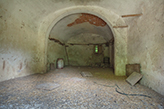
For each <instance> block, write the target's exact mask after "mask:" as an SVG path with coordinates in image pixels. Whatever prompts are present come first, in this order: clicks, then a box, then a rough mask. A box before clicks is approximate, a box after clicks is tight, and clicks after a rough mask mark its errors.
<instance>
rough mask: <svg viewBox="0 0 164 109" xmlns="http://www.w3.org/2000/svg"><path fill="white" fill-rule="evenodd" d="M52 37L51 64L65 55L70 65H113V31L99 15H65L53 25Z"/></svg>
mask: <svg viewBox="0 0 164 109" xmlns="http://www.w3.org/2000/svg"><path fill="white" fill-rule="evenodd" d="M59 31H60V32H59ZM49 39H50V41H48V53H47V55H48V57H47V60H48V63H54V62H55V60H57V58H63V59H64V60H65V63H66V65H69V66H90V67H103V68H106V67H112V68H113V65H114V63H113V61H111V60H114V59H113V58H114V57H110V56H113V55H114V51H112V50H110V49H111V47H110V46H112V45H113V41H114V37H113V33H112V31H111V29H110V27H109V26H108V25H107V23H106V22H105V21H104V20H102V19H101V18H99V17H98V16H95V15H92V14H88V13H76V14H71V15H68V16H65V17H64V18H62V19H60V20H59V21H58V22H57V23H56V24H55V25H54V27H53V28H52V30H51V32H50V35H49ZM54 42H55V43H56V44H59V45H56V44H54ZM52 48H53V49H54V50H55V51H53V49H52ZM59 48H60V49H59ZM95 48H96V51H97V52H95ZM61 49H62V50H61ZM61 51H63V52H61ZM59 54H60V55H59ZM64 54H65V55H64ZM58 56H60V57H58ZM111 58H112V59H111ZM54 64H55V63H54ZM48 68H49V67H48Z"/></svg>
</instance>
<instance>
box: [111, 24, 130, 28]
mask: <svg viewBox="0 0 164 109" xmlns="http://www.w3.org/2000/svg"><path fill="white" fill-rule="evenodd" d="M127 27H128V25H126V26H113V28H127Z"/></svg>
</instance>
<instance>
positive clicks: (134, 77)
mask: <svg viewBox="0 0 164 109" xmlns="http://www.w3.org/2000/svg"><path fill="white" fill-rule="evenodd" d="M141 78H142V74H140V73H137V72H133V73H132V74H131V75H130V76H129V77H128V78H127V79H126V81H127V82H128V83H130V84H131V85H132V86H133V85H135V84H136V83H137V82H138V81H139V80H140V79H141Z"/></svg>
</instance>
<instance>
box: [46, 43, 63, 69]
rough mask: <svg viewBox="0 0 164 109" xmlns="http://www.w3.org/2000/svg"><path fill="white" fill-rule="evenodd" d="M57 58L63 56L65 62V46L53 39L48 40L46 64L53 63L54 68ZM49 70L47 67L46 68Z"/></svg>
mask: <svg viewBox="0 0 164 109" xmlns="http://www.w3.org/2000/svg"><path fill="white" fill-rule="evenodd" d="M58 58H63V60H64V61H65V62H66V52H65V46H62V45H60V44H58V43H55V42H54V41H50V40H49V41H48V51H47V60H48V61H47V64H48V65H47V66H48V68H49V67H50V66H49V65H50V63H54V65H55V66H54V67H55V68H56V66H57V65H56V63H57V59H58ZM48 70H49V69H48Z"/></svg>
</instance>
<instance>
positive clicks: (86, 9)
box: [39, 6, 127, 76]
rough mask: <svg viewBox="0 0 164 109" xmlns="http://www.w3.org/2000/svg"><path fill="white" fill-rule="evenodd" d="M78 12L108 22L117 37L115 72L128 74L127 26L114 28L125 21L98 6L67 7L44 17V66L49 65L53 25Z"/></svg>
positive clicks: (41, 32)
mask: <svg viewBox="0 0 164 109" xmlns="http://www.w3.org/2000/svg"><path fill="white" fill-rule="evenodd" d="M76 13H88V14H92V15H95V16H98V17H99V18H101V19H103V20H104V21H105V22H106V23H107V25H108V26H109V27H110V28H111V31H112V33H113V36H114V39H115V43H114V51H115V54H114V57H115V58H114V60H115V61H114V62H115V63H114V68H115V72H114V73H115V75H117V76H124V75H126V73H125V66H126V63H127V58H126V56H127V43H126V42H127V28H113V26H119V25H125V22H124V20H123V19H122V18H121V17H119V16H118V15H117V14H115V13H113V12H112V11H109V10H106V9H104V8H101V7H97V6H78V7H71V8H66V9H62V10H60V11H57V12H55V13H52V14H50V15H49V16H47V17H46V18H45V19H44V21H43V23H42V25H41V27H40V31H39V34H40V35H41V36H43V37H44V38H45V47H44V68H45V69H46V65H47V45H48V41H47V40H48V37H49V34H50V32H51V30H52V28H53V26H54V25H55V24H56V23H57V22H58V21H59V20H60V19H62V18H64V17H65V16H68V15H71V14H76ZM50 19H51V20H50ZM45 24H46V25H45Z"/></svg>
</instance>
